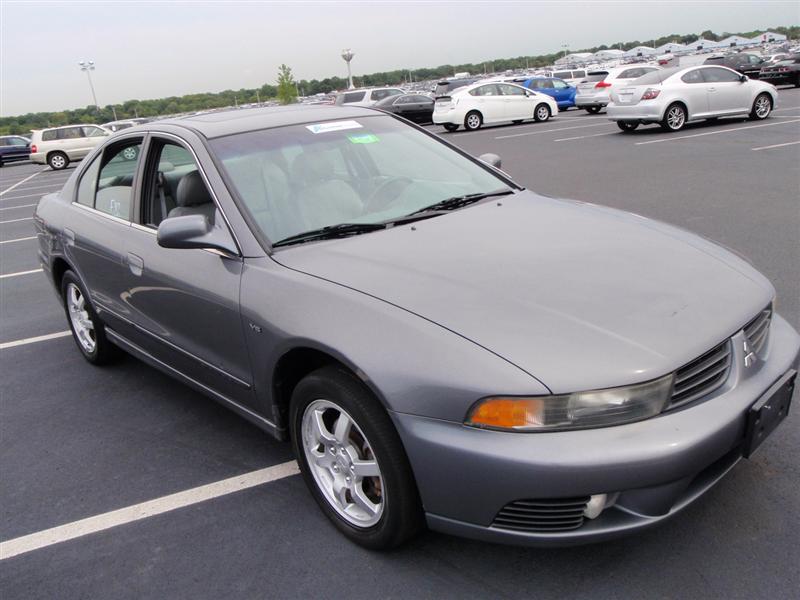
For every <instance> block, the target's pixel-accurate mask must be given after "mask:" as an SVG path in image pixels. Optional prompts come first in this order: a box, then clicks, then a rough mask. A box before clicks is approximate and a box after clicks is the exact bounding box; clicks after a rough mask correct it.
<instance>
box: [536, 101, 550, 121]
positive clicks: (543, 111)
mask: <svg viewBox="0 0 800 600" xmlns="http://www.w3.org/2000/svg"><path fill="white" fill-rule="evenodd" d="M533 118H534V120H536V121H547V120H548V119H549V118H550V107H549V106H547V104H539V105H538V106H537V107H536V110H534V111H533Z"/></svg>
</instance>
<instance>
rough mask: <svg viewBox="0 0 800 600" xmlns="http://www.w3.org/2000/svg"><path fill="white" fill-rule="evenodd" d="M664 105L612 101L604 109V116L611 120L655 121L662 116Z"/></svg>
mask: <svg viewBox="0 0 800 600" xmlns="http://www.w3.org/2000/svg"><path fill="white" fill-rule="evenodd" d="M663 110H664V107H663V106H661V105H660V104H655V103H653V102H649V101H644V102H639V104H631V105H626V104H617V103H615V102H612V103H611V104H609V105H608V108H607V109H606V116H607V117H608V118H609V119H611V120H612V121H644V122H645V123H656V122H658V121H660V120H661V119H662V118H663V115H662V112H663Z"/></svg>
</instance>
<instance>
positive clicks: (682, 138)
mask: <svg viewBox="0 0 800 600" xmlns="http://www.w3.org/2000/svg"><path fill="white" fill-rule="evenodd" d="M790 123H800V119H795V120H794V121H781V122H780V123H762V124H761V125H748V126H746V127H731V128H730V129H718V130H716V131H706V132H705V133H693V134H692V135H679V136H676V137H667V138H662V139H660V140H650V141H647V142H636V145H637V146H644V145H646V144H661V143H662V142H674V141H675V140H687V139H689V138H696V137H703V136H706V135H717V134H719V133H730V132H731V131H743V130H745V129H757V128H758V127H774V126H776V125H788V124H790Z"/></svg>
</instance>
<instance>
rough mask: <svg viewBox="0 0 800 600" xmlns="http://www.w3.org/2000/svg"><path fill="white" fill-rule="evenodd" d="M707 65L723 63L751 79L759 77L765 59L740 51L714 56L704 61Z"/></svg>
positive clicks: (724, 65)
mask: <svg viewBox="0 0 800 600" xmlns="http://www.w3.org/2000/svg"><path fill="white" fill-rule="evenodd" d="M703 64H705V65H722V66H723V67H728V68H729V69H733V70H734V71H739V73H741V74H742V75H747V76H748V77H749V78H750V79H758V77H759V73H760V72H761V67H763V66H764V59H763V58H761V57H760V56H756V55H755V54H748V53H747V52H738V53H736V54H728V55H726V56H712V57H711V58H707V59H706V61H705V62H704V63H703Z"/></svg>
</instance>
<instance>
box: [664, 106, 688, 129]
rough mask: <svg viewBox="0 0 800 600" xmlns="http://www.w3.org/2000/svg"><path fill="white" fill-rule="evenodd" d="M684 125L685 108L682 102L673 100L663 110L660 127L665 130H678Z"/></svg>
mask: <svg viewBox="0 0 800 600" xmlns="http://www.w3.org/2000/svg"><path fill="white" fill-rule="evenodd" d="M684 125H686V109H685V108H684V107H683V105H682V104H679V103H677V102H675V103H674V104H670V105H669V106H668V107H667V110H666V111H664V118H663V119H662V120H661V128H662V129H664V130H665V131H680V130H681V129H683V126H684Z"/></svg>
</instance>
